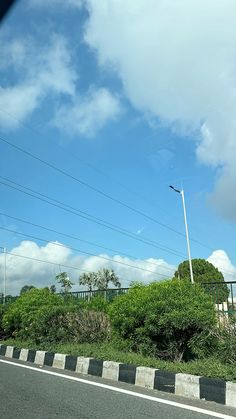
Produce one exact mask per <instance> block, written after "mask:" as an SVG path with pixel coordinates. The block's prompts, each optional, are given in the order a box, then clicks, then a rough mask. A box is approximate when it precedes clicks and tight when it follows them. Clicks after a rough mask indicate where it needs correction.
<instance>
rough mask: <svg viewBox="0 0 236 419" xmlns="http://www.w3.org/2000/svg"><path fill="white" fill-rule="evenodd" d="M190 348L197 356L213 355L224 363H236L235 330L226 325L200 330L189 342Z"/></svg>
mask: <svg viewBox="0 0 236 419" xmlns="http://www.w3.org/2000/svg"><path fill="white" fill-rule="evenodd" d="M191 346H192V350H193V352H194V353H195V354H197V355H198V357H199V358H202V359H204V358H207V357H209V356H212V353H213V354H214V357H215V358H216V359H218V360H219V361H220V362H222V363H224V364H236V330H235V329H234V328H232V327H231V326H230V324H228V326H227V325H224V326H223V325H221V326H217V327H215V328H213V329H212V330H210V331H209V332H205V331H204V332H202V333H201V335H200V336H198V339H193V340H192V342H191Z"/></svg>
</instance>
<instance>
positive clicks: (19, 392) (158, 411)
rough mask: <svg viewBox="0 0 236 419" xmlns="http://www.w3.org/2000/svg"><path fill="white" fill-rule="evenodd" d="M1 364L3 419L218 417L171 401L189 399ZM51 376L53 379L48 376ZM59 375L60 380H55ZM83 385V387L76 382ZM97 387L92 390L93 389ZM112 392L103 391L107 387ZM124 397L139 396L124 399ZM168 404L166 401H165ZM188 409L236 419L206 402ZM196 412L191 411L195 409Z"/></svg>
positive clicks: (1, 361) (235, 413) (0, 413)
mask: <svg viewBox="0 0 236 419" xmlns="http://www.w3.org/2000/svg"><path fill="white" fill-rule="evenodd" d="M5 360H6V359H3V358H1V359H0V417H1V419H5V418H6V419H16V418H17V419H18V418H20V419H34V418H43V419H50V418H63V419H67V418H68V419H71V418H79V419H112V418H115V419H144V418H145V419H146V418H147V419H149V418H150V419H152V418H153V419H154V418H155V419H164V418H165V419H172V418H173V419H193V418H194V419H207V418H213V417H216V416H215V415H213V416H212V414H202V413H198V412H196V411H191V410H186V409H184V408H181V407H175V406H170V405H168V404H165V403H168V402H169V401H175V402H178V403H183V399H181V398H178V397H174V396H171V395H169V396H168V395H165V394H163V393H159V392H155V391H148V390H142V389H138V390H137V387H135V388H134V386H129V385H125V384H124V385H120V384H119V385H117V384H114V385H113V384H112V383H111V382H110V381H107V380H102V379H97V378H94V377H87V378H85V377H84V376H80V375H78V374H74V373H68V372H64V371H59V370H55V369H52V368H35V367H33V368H34V369H28V368H25V366H27V365H29V364H25V363H22V362H21V363H18V365H19V364H20V365H22V367H19V366H17V364H15V363H13V362H9V363H5ZM43 371H48V372H49V373H43ZM51 372H52V373H54V372H55V373H56V374H58V375H51ZM78 378H79V379H81V378H82V379H83V381H82V382H79V381H73V379H75V380H77V379H78ZM91 383H92V384H91ZM104 384H105V385H108V386H111V387H112V388H111V389H109V388H103V387H98V386H99V385H100V386H103V385H104ZM120 388H121V389H122V391H125V392H126V391H128V392H130V391H131V392H134V394H132V395H131V394H126V393H120V392H119V389H120ZM139 395H144V396H145V397H146V396H154V397H158V398H159V399H160V398H161V399H162V400H163V402H164V403H160V402H158V401H153V400H147V399H143V398H140V397H139ZM165 400H166V401H165ZM184 403H185V405H186V404H188V403H189V404H192V406H200V407H201V408H203V409H207V408H208V409H211V410H215V411H216V412H221V413H222V416H221V413H220V416H218V417H224V414H225V415H229V417H231V418H232V417H236V410H235V409H229V408H226V407H223V406H222V407H219V406H217V405H215V404H213V403H204V402H202V401H200V402H199V401H197V402H196V401H195V402H192V403H191V401H190V402H188V401H186V399H184ZM191 408H192V407H191V406H189V409H191Z"/></svg>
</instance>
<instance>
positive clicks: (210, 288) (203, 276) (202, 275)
mask: <svg viewBox="0 0 236 419" xmlns="http://www.w3.org/2000/svg"><path fill="white" fill-rule="evenodd" d="M192 267H193V278H194V281H195V282H197V283H200V284H204V285H203V287H204V289H205V291H206V292H207V293H209V294H211V295H212V296H213V298H214V300H215V302H216V303H222V302H223V301H227V299H228V296H229V290H228V287H227V284H226V283H225V282H224V276H223V274H222V273H221V272H220V271H219V270H218V269H217V268H216V267H215V266H214V265H212V263H210V262H208V261H207V260H205V259H192ZM175 278H179V279H180V280H187V281H190V270H189V261H188V260H185V261H184V262H182V263H180V265H179V266H178V270H177V271H176V272H175ZM205 284H206V285H205ZM208 284H209V285H208Z"/></svg>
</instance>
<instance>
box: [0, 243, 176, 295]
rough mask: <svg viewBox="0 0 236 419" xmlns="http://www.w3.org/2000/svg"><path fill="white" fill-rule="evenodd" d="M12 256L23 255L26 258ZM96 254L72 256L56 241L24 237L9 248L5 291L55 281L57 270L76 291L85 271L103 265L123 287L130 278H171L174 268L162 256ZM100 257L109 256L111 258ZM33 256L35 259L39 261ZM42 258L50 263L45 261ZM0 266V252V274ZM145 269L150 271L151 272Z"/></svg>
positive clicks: (0, 265) (15, 291)
mask: <svg viewBox="0 0 236 419" xmlns="http://www.w3.org/2000/svg"><path fill="white" fill-rule="evenodd" d="M15 255H19V256H26V257H28V258H29V259H27V258H24V257H19V256H15ZM98 256H101V258H98V257H95V256H89V257H85V256H84V255H75V254H74V253H73V252H72V251H71V250H70V249H69V248H67V247H64V246H63V245H62V244H61V243H58V242H51V243H48V244H47V245H45V246H40V245H38V244H37V243H35V242H33V241H28V240H24V241H22V242H21V243H20V244H19V245H18V246H16V247H14V248H12V249H10V250H9V249H8V254H7V294H12V295H14V294H18V293H19V291H20V289H21V288H22V286H23V285H26V284H28V285H34V286H36V287H44V286H49V285H51V284H53V283H54V284H55V275H57V274H58V273H59V272H60V271H67V272H68V273H69V275H70V277H71V279H72V280H73V282H74V283H75V285H74V287H73V289H74V290H78V289H79V288H80V287H79V283H78V278H79V276H80V274H81V273H83V272H84V271H97V270H98V269H100V268H104V267H106V268H110V269H114V271H115V272H116V273H117V275H118V276H119V277H120V280H121V284H122V286H123V287H127V286H129V284H130V282H131V281H143V282H145V283H148V282H150V281H154V280H160V279H163V278H166V277H172V275H173V273H174V272H175V270H176V267H175V266H173V265H170V264H168V263H167V262H166V261H164V260H163V259H153V258H149V259H145V260H142V259H129V258H127V257H123V256H120V255H115V256H109V255H107V254H99V255H98ZM30 258H32V259H30ZM103 258H110V259H111V261H108V260H105V259H103ZM33 259H38V261H36V260H33ZM42 261H47V262H50V263H44V262H42ZM51 262H52V263H53V264H52V263H51ZM117 262H119V263H117ZM123 263H124V264H127V265H132V266H133V267H129V266H126V265H122V264H123ZM63 265H66V266H70V267H74V268H78V270H76V269H71V268H67V267H65V266H63ZM135 267H139V268H142V269H146V270H147V271H145V270H144V271H142V270H139V269H135ZM3 268H4V255H3V254H0V272H1V273H2V272H3ZM148 271H152V272H153V273H152V272H148ZM1 276H2V275H1Z"/></svg>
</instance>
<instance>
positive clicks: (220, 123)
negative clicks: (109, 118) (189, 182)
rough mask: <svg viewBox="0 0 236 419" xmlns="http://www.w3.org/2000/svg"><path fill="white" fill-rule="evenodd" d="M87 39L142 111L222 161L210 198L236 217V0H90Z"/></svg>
mask: <svg viewBox="0 0 236 419" xmlns="http://www.w3.org/2000/svg"><path fill="white" fill-rule="evenodd" d="M87 7H88V10H89V14H90V17H89V20H88V23H87V30H86V34H85V39H86V41H87V43H88V45H89V46H90V47H91V48H93V49H94V50H95V51H96V52H97V56H98V60H99V62H100V64H101V66H104V65H105V66H109V67H110V68H111V69H113V70H114V71H116V72H117V73H118V75H119V77H120V78H121V80H122V82H123V86H124V91H125V93H126V95H127V97H128V98H129V100H130V101H131V103H132V104H133V106H135V107H136V108H137V109H139V110H141V111H142V112H144V113H145V114H146V115H147V116H148V117H151V118H152V117H155V116H156V117H157V118H158V119H159V120H160V121H161V122H162V123H163V124H166V125H168V126H171V127H172V128H173V129H174V130H179V132H180V133H184V132H188V133H189V132H191V133H194V134H195V138H196V141H197V145H196V152H197V156H198V159H199V161H200V162H202V163H204V164H207V165H210V166H212V167H214V168H217V167H219V166H220V167H221V166H222V165H223V167H222V170H221V172H220V175H219V177H218V178H217V179H218V180H217V183H216V187H215V190H214V192H213V195H212V202H213V203H214V204H215V205H216V206H217V208H218V210H219V211H220V212H221V213H222V214H223V215H225V216H228V217H231V218H232V219H234V220H236V195H235V194H232V192H231V191H229V190H228V189H229V188H227V187H226V186H227V185H228V184H230V185H231V187H233V188H234V189H235V187H236V165H235V164H234V162H235V157H236V119H235V112H236V18H235V16H236V2H235V0H227V1H223V0H219V1H217V2H216V1H215V0H199V1H191V2H190V1H189V0H180V1H174V2H173V1H172V0H139V1H138V2H135V1H133V0H100V1H97V0H87Z"/></svg>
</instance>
